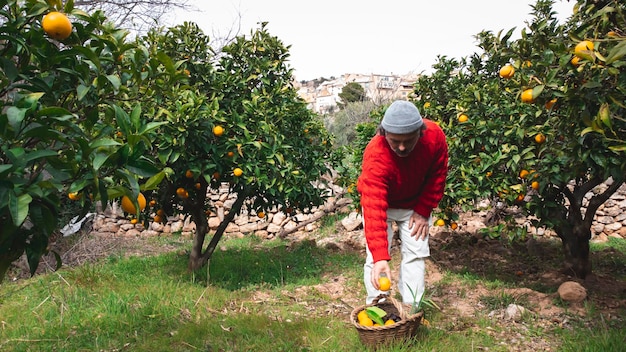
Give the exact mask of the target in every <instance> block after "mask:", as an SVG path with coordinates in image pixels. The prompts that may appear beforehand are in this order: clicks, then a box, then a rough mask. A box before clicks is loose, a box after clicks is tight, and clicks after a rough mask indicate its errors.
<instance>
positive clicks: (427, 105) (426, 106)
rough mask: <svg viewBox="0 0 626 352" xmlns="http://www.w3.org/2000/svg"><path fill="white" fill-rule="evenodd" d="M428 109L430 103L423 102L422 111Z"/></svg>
mask: <svg viewBox="0 0 626 352" xmlns="http://www.w3.org/2000/svg"><path fill="white" fill-rule="evenodd" d="M429 107H430V102H428V101H427V102H425V103H424V109H428V108H429Z"/></svg>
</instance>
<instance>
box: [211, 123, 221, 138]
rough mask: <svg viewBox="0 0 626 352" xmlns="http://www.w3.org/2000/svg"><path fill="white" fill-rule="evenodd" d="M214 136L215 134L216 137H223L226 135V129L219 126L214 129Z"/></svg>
mask: <svg viewBox="0 0 626 352" xmlns="http://www.w3.org/2000/svg"><path fill="white" fill-rule="evenodd" d="M213 134H214V135H215V136H216V137H219V136H221V135H223V134H224V127H222V126H219V125H218V126H215V127H213Z"/></svg>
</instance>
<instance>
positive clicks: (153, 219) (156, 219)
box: [152, 215, 163, 222]
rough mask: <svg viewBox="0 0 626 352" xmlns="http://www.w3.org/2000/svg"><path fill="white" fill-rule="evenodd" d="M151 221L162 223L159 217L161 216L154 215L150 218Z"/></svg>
mask: <svg viewBox="0 0 626 352" xmlns="http://www.w3.org/2000/svg"><path fill="white" fill-rule="evenodd" d="M152 221H154V222H163V218H162V217H161V215H155V216H154V218H152Z"/></svg>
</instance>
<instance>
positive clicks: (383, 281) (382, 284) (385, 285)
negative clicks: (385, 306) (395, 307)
mask: <svg viewBox="0 0 626 352" xmlns="http://www.w3.org/2000/svg"><path fill="white" fill-rule="evenodd" d="M378 287H379V289H380V290H381V291H389V289H390V288H391V280H389V278H388V277H386V276H381V277H379V278H378Z"/></svg>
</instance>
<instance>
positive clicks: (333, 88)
mask: <svg viewBox="0 0 626 352" xmlns="http://www.w3.org/2000/svg"><path fill="white" fill-rule="evenodd" d="M418 77H419V75H416V74H408V75H403V76H399V75H379V74H369V75H363V74H353V73H348V74H344V75H342V76H341V77H339V78H336V79H333V80H328V81H324V82H322V83H320V84H319V85H318V86H314V85H310V84H306V83H304V84H300V83H299V84H298V86H299V89H298V95H299V96H300V97H301V98H302V99H304V100H305V101H306V102H307V106H308V108H309V109H311V110H313V111H315V112H316V113H318V114H328V113H332V112H333V111H335V109H337V107H338V105H339V103H340V102H341V98H339V93H341V91H342V90H343V87H345V86H346V85H347V84H348V83H353V82H356V83H358V84H359V85H361V87H363V90H364V91H365V96H366V97H367V99H369V100H371V101H372V102H374V104H377V105H382V104H385V103H387V102H390V101H392V100H397V99H405V100H406V99H408V98H409V97H410V95H411V94H412V92H413V85H414V84H415V82H416V81H417V78H418Z"/></svg>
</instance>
